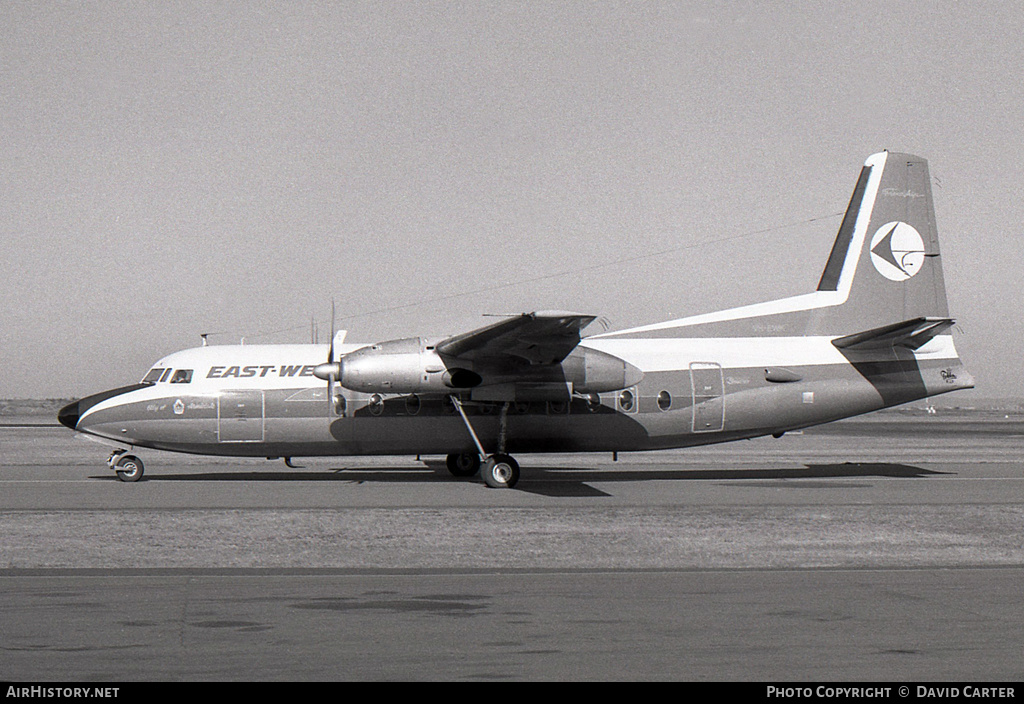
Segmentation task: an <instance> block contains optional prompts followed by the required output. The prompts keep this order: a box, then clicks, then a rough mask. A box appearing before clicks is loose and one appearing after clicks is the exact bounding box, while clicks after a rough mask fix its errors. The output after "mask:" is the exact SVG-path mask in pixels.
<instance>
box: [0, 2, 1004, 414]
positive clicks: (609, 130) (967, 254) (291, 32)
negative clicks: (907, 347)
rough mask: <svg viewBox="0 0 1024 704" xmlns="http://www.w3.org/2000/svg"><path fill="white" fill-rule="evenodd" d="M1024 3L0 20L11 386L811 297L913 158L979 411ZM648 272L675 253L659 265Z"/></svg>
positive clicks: (55, 385) (158, 9) (53, 13)
mask: <svg viewBox="0 0 1024 704" xmlns="http://www.w3.org/2000/svg"><path fill="white" fill-rule="evenodd" d="M1022 36H1024V5H1022V4H1020V3H1008V2H1002V1H999V2H951V1H948V0H947V1H945V2H899V3H896V2H891V1H887V2H865V1H864V0H858V1H857V2H849V3H840V2H831V1H830V2H820V3H812V2H791V3H783V2H770V3H769V2H713V3H698V2H569V1H567V0H559V1H557V2H540V1H538V0H527V1H522V0H516V1H509V2H486V1H483V0H474V1H471V2H414V1H412V0H389V1H387V2H384V1H378V2H368V3H357V2H351V1H339V2H296V1H294V0H289V1H286V2H280V3H269V2H220V3H218V2H195V3H180V2H159V3H150V2H137V3H135V2H123V1H117V2H89V3H70V2H68V3H64V2H62V3H55V2H37V1H29V2H12V1H10V0H7V1H6V2H3V3H2V4H0V228H2V235H0V242H2V247H3V249H2V253H3V256H2V257H0V316H2V317H0V330H2V333H0V361H2V366H0V398H12V397H13V398H23V397H68V396H79V395H84V394H87V393H92V392H96V391H99V390H102V389H105V388H109V387H113V386H120V385H123V384H125V383H133V382H135V381H137V380H138V379H140V378H141V377H142V375H143V374H144V373H145V371H146V369H147V368H148V367H149V366H150V365H151V364H152V363H153V362H154V361H156V360H157V359H158V358H159V357H160V356H162V355H164V354H166V353H168V352H171V351H173V350H176V349H181V348H184V347H191V346H195V345H197V344H199V342H200V338H199V334H200V333H202V332H211V333H220V334H219V335H213V336H211V342H214V343H234V342H237V341H238V340H239V339H240V338H242V337H245V338H246V341H247V342H251V343H256V342H308V341H309V339H310V321H311V318H316V320H317V321H318V324H319V327H320V330H321V340H322V341H326V338H327V333H326V329H327V328H328V327H329V325H330V322H329V317H330V306H331V300H332V298H333V299H334V300H335V301H336V304H337V309H338V313H337V316H338V325H339V327H345V328H348V329H349V330H350V333H349V339H350V340H352V341H374V340H380V339H389V338H394V337H402V336H407V335H416V334H431V335H433V334H447V333H456V332H462V331H465V330H468V329H471V328H473V327H476V326H478V325H481V324H486V323H487V322H491V320H490V319H485V318H481V317H480V316H481V314H484V313H517V312H524V311H529V310H536V309H549V308H559V309H570V310H576V311H579V312H583V313H592V314H597V315H603V316H605V317H607V318H608V319H609V320H610V322H611V326H612V328H622V327H628V326H633V325H638V324H643V323H649V322H656V321H659V320H665V319H669V318H673V317H678V316H680V315H685V314H691V313H700V312H706V311H710V310H717V309H720V308H725V307H731V306H735V305H740V304H745V303H753V302H757V301H761V300H768V299H773V298H778V297H781V296H789V295H794V294H798V293H804V292H807V291H810V290H813V289H814V287H815V286H816V284H817V281H818V278H819V276H820V273H821V270H822V268H823V266H824V263H825V259H826V258H827V256H828V252H829V249H830V247H831V245H832V241H833V238H834V236H835V231H836V229H837V228H838V226H839V220H840V218H839V217H838V215H836V214H837V213H839V212H841V211H842V210H843V209H844V208H845V206H846V204H847V202H848V201H849V198H850V194H851V192H852V190H853V186H854V183H855V181H856V177H857V174H858V172H859V170H860V167H861V164H862V163H863V161H864V159H865V158H866V157H867V156H868V155H870V154H872V153H874V152H877V151H880V150H882V149H890V150H896V151H907V152H911V153H914V154H918V155H920V156H923V157H925V158H927V159H928V160H929V162H930V166H931V173H932V176H933V180H934V181H935V186H934V195H935V205H936V212H937V218H938V226H939V234H940V243H941V247H942V252H943V262H944V266H945V273H946V283H947V287H948V295H949V300H950V308H951V312H952V313H953V315H955V316H956V317H957V318H958V319H959V321H960V325H959V327H958V330H957V332H956V344H957V347H958V349H959V351H960V354H961V356H962V358H963V359H964V362H965V363H966V365H967V366H968V368H969V369H970V370H971V371H972V372H973V373H974V375H975V376H976V377H977V380H978V386H979V389H978V391H977V392H974V395H976V396H977V395H983V396H1008V395H1024V372H1022V369H1021V363H1020V353H1019V348H1020V345H1021V342H1020V341H1021V339H1022V337H1024V323H1022V315H1021V310H1022V302H1024V301H1022V298H1024V296H1022V286H1021V282H1020V279H1021V277H1022V274H1024V267H1022V263H1024V257H1022V255H1021V247H1020V245H1019V243H1018V240H1019V236H1020V234H1021V230H1022V228H1024V225H1022V224H1021V223H1022V222H1024V204H1022V199H1021V188H1022V187H1021V184H1022V183H1024V173H1022V172H1024V138H1022V131H1021V129H1022V128H1021V126H1022V124H1024V81H1022V80H1021V77H1020V76H1021V69H1022V67H1024V41H1022V40H1021V37H1022ZM666 250H671V251H669V252H667V253H665V252H666Z"/></svg>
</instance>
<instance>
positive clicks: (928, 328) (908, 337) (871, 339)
mask: <svg viewBox="0 0 1024 704" xmlns="http://www.w3.org/2000/svg"><path fill="white" fill-rule="evenodd" d="M954 322H955V321H954V320H953V319H952V318H913V319H912V320H905V321H903V322H902V323H894V324H893V325H886V326H884V327H880V328H874V329H872V330H865V331H864V332H858V333H855V334H853V335H847V336H845V337H838V338H836V339H834V340H832V344H833V345H835V346H836V347H838V348H839V349H841V350H876V349H884V348H888V347H895V346H897V345H899V346H900V347H907V348H909V349H912V350H916V349H918V348H920V347H921V346H923V345H924V344H926V343H927V342H928V341H929V340H931V339H932V338H933V337H935V336H936V335H940V334H942V333H944V332H945V331H946V330H949V328H951V327H953V323H954Z"/></svg>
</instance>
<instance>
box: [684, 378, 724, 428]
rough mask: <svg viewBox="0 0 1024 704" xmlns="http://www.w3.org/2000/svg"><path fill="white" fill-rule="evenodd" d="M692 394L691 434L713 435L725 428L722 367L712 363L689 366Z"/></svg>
mask: <svg viewBox="0 0 1024 704" xmlns="http://www.w3.org/2000/svg"><path fill="white" fill-rule="evenodd" d="M690 390H691V392H692V394H693V432H695V433H713V432H717V431H720V430H722V429H723V428H724V427H725V379H724V375H723V373H722V365H720V364H716V363H714V362H692V363H691V364H690Z"/></svg>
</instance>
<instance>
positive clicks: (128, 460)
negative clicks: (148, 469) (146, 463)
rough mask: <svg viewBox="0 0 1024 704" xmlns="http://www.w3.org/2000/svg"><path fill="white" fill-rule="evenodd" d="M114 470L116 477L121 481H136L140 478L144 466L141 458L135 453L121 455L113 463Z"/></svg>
mask: <svg viewBox="0 0 1024 704" xmlns="http://www.w3.org/2000/svg"><path fill="white" fill-rule="evenodd" d="M114 471H115V472H117V478H118V479H120V480H121V481H123V482H137V481H139V480H140V479H142V473H143V472H144V471H145V468H144V467H143V465H142V460H140V459H139V458H138V457H136V456H135V455H121V456H120V457H118V458H117V461H116V462H115V463H114Z"/></svg>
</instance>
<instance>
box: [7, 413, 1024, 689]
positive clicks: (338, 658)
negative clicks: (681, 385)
mask: <svg viewBox="0 0 1024 704" xmlns="http://www.w3.org/2000/svg"><path fill="white" fill-rule="evenodd" d="M26 422H28V421H26ZM1022 440H1024V423H1021V422H1020V420H1019V419H1015V418H1003V417H1001V416H991V417H985V416H978V415H970V416H966V417H957V418H950V417H941V416H939V417H914V416H909V417H908V416H904V415H899V414H877V415H876V416H871V417H869V419H864V420H860V421H849V422H844V423H840V424H833V425H832V426H826V427H825V428H822V429H817V430H808V431H806V432H805V433H803V434H789V435H786V436H784V437H783V438H780V439H773V438H766V439H758V440H752V441H745V442H741V443H733V444H729V445H723V446H717V447H710V448H699V449H693V450H685V451H671V452H665V453H642V454H623V455H620V456H619V458H618V461H617V462H616V461H613V459H612V457H611V456H610V455H578V456H557V455H541V456H530V455H522V456H520V457H519V460H520V463H521V464H522V466H523V478H522V479H521V481H520V484H519V486H518V487H517V488H516V489H515V490H512V491H496V490H490V489H488V488H486V487H485V486H484V485H483V484H482V483H481V482H479V481H478V480H469V481H467V480H456V479H454V478H452V477H450V476H448V475H447V472H446V471H445V470H444V469H443V468H442V467H441V466H440V459H441V458H436V457H431V458H425V460H426V461H425V462H424V461H417V460H416V458H412V457H396V458H332V459H318V460H296V463H297V464H300V465H303V466H302V467H301V468H299V469H292V468H288V467H286V466H284V464H283V463H281V462H276V463H273V462H268V461H265V460H244V459H243V460H234V459H210V458H198V457H191V456H186V455H173V454H167V453H152V452H151V453H143V455H142V456H143V458H144V460H145V461H146V468H147V469H146V477H145V479H144V480H143V481H141V482H138V483H137V484H125V483H122V482H119V481H117V480H116V479H115V478H114V475H113V473H112V472H110V471H109V470H108V469H107V468H106V466H105V464H104V463H103V459H104V458H105V456H106V451H105V449H104V448H103V447H102V446H100V445H98V444H95V443H92V442H89V441H85V440H82V439H80V438H78V437H77V436H75V435H74V434H73V433H71V432H70V431H67V430H66V429H64V428H60V427H38V426H28V427H26V425H25V424H24V423H21V424H11V422H10V420H9V419H7V424H6V425H4V424H2V423H0V538H2V542H0V678H2V679H15V680H38V681H43V680H47V681H52V680H64V681H69V680H70V681H77V680H93V681H130V680H252V679H267V680H307V679H334V680H339V679H340V680H352V679H370V680H378V679H401V680H445V681H449V680H481V679H482V680H504V679H513V680H519V679H527V680H528V679H563V680H564V679H572V680H584V679H601V680H613V679H614V680H618V679H630V680H634V679H635V680H645V679H668V680H699V679H703V680H755V681H772V680H775V681H789V682H792V681H795V680H819V681H849V680H903V681H907V680H931V681H950V680H954V679H956V680H966V681H979V680H981V681H993V680H1002V681H1013V680H1020V679H1021V676H1022V674H1024V667H1022V665H1021V660H1020V657H1019V653H1020V651H1021V645H1022V640H1024V637H1022V636H1021V635H1020V634H1021V633H1024V628H1022V626H1024V615H1022V613H1021V609H1020V608H1019V601H1020V589H1019V585H1020V583H1021V577H1022V576H1024V574H1022V573H1024V540H1022V539H1021V535H1022V529H1024V461H1022V460H1021V450H1022Z"/></svg>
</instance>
